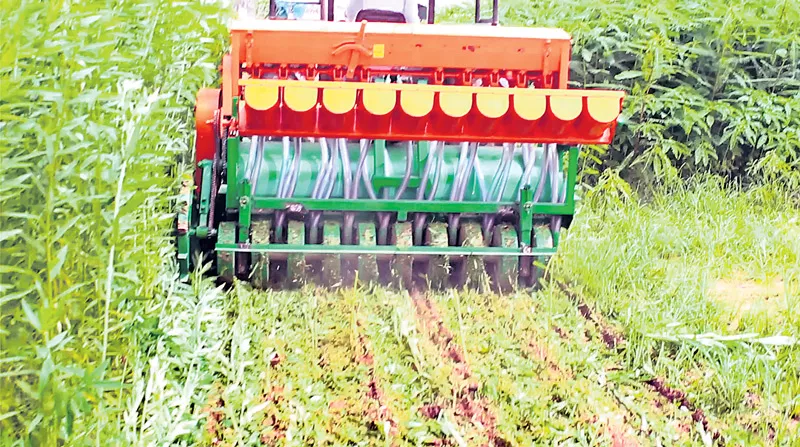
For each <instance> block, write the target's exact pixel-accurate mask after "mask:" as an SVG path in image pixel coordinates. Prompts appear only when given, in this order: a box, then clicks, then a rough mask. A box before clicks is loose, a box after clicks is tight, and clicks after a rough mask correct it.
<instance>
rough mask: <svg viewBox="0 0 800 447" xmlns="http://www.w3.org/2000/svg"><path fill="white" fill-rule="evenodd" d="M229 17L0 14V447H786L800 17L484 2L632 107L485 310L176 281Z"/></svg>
mask: <svg viewBox="0 0 800 447" xmlns="http://www.w3.org/2000/svg"><path fill="white" fill-rule="evenodd" d="M228 3H230V2H212V1H204V2H167V1H162V0H139V1H130V0H120V1H117V2H101V1H95V0H89V1H84V2H70V1H51V2H37V1H28V0H17V1H10V0H4V1H3V3H2V7H1V9H0V24H1V25H2V26H1V27H0V29H2V30H3V39H2V40H0V60H2V63H1V64H0V446H45V447H50V446H83V445H93V446H111V445H113V446H116V445H121V446H122V445H124V446H167V445H170V446H171V445H182V446H184V445H185V446H188V445H193V446H245V445H246V446H259V445H287V446H299V445H303V446H305V445H313V446H322V445H326V446H327V445H330V446H334V445H335V446H339V445H370V446H371V445H376V446H404V445H414V446H445V445H446V446H459V447H462V446H484V445H490V446H532V445H563V446H567V445H581V446H584V445H586V446H588V445H591V446H614V447H618V446H684V445H685V446H694V445H703V446H715V445H720V446H729V445H730V446H752V445H757V446H800V427H799V426H800V194H798V191H800V31H798V30H800V3H797V2H796V1H792V0H766V1H760V2H756V1H750V0H746V1H742V2H739V3H737V4H736V5H735V7H734V6H733V5H732V2H726V1H723V0H709V1H706V2H695V1H690V0H671V1H667V2H662V3H657V2H641V1H638V0H619V1H611V0H596V1H587V0H564V1H561V2H550V1H547V2H532V1H521V0H513V1H502V0H501V6H502V8H501V9H502V11H501V17H502V19H503V24H509V25H510V24H513V25H525V26H559V27H563V28H564V29H566V30H567V31H568V32H570V33H572V34H573V36H574V45H575V46H574V49H573V67H572V68H573V73H572V75H571V78H572V79H573V80H575V82H576V86H581V87H587V88H593V87H613V88H620V89H625V90H626V91H627V92H628V95H629V96H628V99H626V103H625V106H624V107H625V110H624V114H623V118H624V119H623V123H621V125H620V129H619V131H618V135H617V138H616V139H615V141H614V143H613V144H612V145H611V146H610V147H607V148H600V147H597V148H596V147H590V148H586V150H585V151H584V152H583V157H582V159H581V184H580V190H579V194H580V201H579V205H578V209H577V212H576V217H575V220H574V222H573V225H572V227H571V228H570V229H569V231H567V232H566V233H565V234H564V236H563V240H562V245H561V247H560V250H559V253H558V255H557V256H555V257H554V258H553V259H552V260H551V262H550V264H549V266H548V272H547V273H548V274H547V276H546V279H545V280H544V281H543V286H542V289H541V290H540V291H537V292H535V293H534V292H528V291H518V292H514V293H510V294H505V295H498V294H493V293H489V292H484V291H480V290H464V291H460V290H444V291H431V292H428V293H411V292H409V291H405V290H398V289H392V288H381V287H376V286H374V285H372V284H367V283H359V284H357V286H356V287H355V288H354V289H336V288H318V287H315V286H314V285H313V284H302V285H299V286H298V287H297V288H296V289H294V290H285V291H272V290H256V289H253V288H252V287H251V286H250V285H249V284H246V283H238V282H237V283H236V284H235V285H234V286H233V287H232V288H224V287H218V286H216V284H215V282H214V281H213V280H212V279H211V278H208V277H205V276H204V275H203V273H204V272H203V271H202V270H200V271H197V272H195V274H194V275H192V278H191V281H190V282H188V283H184V282H180V281H178V280H177V278H178V269H177V266H176V264H175V247H174V239H173V234H172V228H173V219H174V211H175V210H174V199H175V197H176V195H177V193H178V179H179V177H180V174H181V173H183V172H188V171H189V170H190V169H191V164H192V160H193V154H192V147H193V138H194V124H193V105H194V100H195V95H196V92H197V90H198V89H199V88H200V87H203V86H210V85H214V84H215V83H216V82H217V81H218V79H217V77H218V64H219V61H220V57H221V55H222V54H223V52H224V51H225V49H226V45H227V30H226V25H227V21H228V19H229V18H230V17H232V16H233V15H234V13H233V11H232V9H231V7H230V6H229V5H228ZM470 13H471V11H470V8H466V9H453V10H450V11H447V12H445V13H443V14H440V18H441V19H442V20H444V21H449V22H453V21H457V22H465V21H469V20H470Z"/></svg>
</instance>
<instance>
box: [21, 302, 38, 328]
mask: <svg viewBox="0 0 800 447" xmlns="http://www.w3.org/2000/svg"><path fill="white" fill-rule="evenodd" d="M21 303H22V312H24V313H25V318H27V319H28V323H30V324H31V326H33V327H35V328H36V330H37V331H41V330H42V323H40V322H39V317H38V316H37V315H36V312H35V311H34V310H33V308H31V305H30V304H28V300H26V299H25V298H22V300H21Z"/></svg>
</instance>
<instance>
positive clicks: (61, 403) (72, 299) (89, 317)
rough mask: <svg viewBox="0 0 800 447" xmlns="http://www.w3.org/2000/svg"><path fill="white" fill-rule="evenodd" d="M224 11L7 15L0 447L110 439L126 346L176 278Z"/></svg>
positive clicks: (8, 11) (61, 10)
mask: <svg viewBox="0 0 800 447" xmlns="http://www.w3.org/2000/svg"><path fill="white" fill-rule="evenodd" d="M221 10H222V9H221V8H220V7H219V5H214V4H210V3H209V4H191V5H190V4H186V3H173V2H167V1H160V0H148V1H127V2H113V3H109V2H104V1H88V2H77V3H74V2H29V1H23V2H21V3H20V2H10V3H9V2H3V6H2V10H0V22H2V23H3V29H4V36H5V37H4V38H3V40H2V42H0V54H2V64H0V67H2V68H0V84H2V89H0V158H2V160H3V162H2V163H0V179H1V180H0V200H2V209H1V210H0V228H2V231H1V232H0V250H2V257H1V258H0V296H2V298H0V312H1V314H0V318H2V324H0V439H2V442H0V443H2V444H4V445H9V444H11V443H12V440H13V441H17V442H19V443H22V444H24V445H48V446H50V445H59V443H60V442H61V441H60V440H64V439H76V438H77V439H80V438H81V437H87V436H90V435H91V436H92V437H95V436H97V439H100V437H99V436H100V434H101V433H103V432H106V433H117V432H118V431H119V430H118V428H119V427H117V426H116V424H117V423H118V422H119V420H118V419H117V422H116V423H114V422H113V421H114V420H115V418H119V417H121V414H120V411H121V410H120V407H119V405H118V403H119V401H120V399H121V393H122V394H124V392H125V391H124V388H125V386H126V385H125V384H126V374H128V373H129V372H130V368H129V366H130V365H129V362H128V359H127V358H126V354H127V346H128V345H129V343H130V340H131V336H132V334H135V333H137V332H138V331H140V330H142V326H144V327H147V324H146V323H148V320H146V319H144V318H142V317H141V312H142V309H143V306H142V304H143V303H148V302H149V301H151V300H154V299H158V298H160V297H163V296H164V294H165V293H166V292H165V289H164V286H163V284H165V283H164V281H163V279H164V277H167V278H170V277H171V276H172V275H171V264H172V247H171V239H170V234H171V222H172V221H171V217H172V213H171V206H170V197H171V196H172V195H173V194H174V193H173V191H174V188H175V186H176V183H175V182H176V180H175V178H176V175H175V168H176V166H177V163H178V161H179V159H180V157H183V156H185V155H186V154H188V153H189V148H190V147H189V144H191V141H192V129H193V127H192V125H191V120H192V119H193V113H192V104H193V102H194V96H195V94H196V91H197V89H198V88H199V87H200V86H202V85H207V84H210V83H211V82H212V81H213V80H214V77H215V76H216V64H217V63H218V55H219V54H220V52H221V48H222V47H221V45H222V43H223V40H222V39H224V38H225V30H224V29H223V28H220V25H221V23H222V22H221V20H220V11H221ZM166 284H169V282H167V283H166ZM143 322H144V323H145V324H144V325H143ZM87 415H91V416H92V417H90V418H87ZM19 434H22V437H20V436H18V435H19Z"/></svg>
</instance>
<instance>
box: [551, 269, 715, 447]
mask: <svg viewBox="0 0 800 447" xmlns="http://www.w3.org/2000/svg"><path fill="white" fill-rule="evenodd" d="M556 283H557V285H558V287H559V289H561V291H562V292H563V293H564V295H566V297H567V298H568V299H569V300H570V301H571V302H572V303H573V304H574V305H575V306H577V308H578V311H579V312H580V314H581V315H582V316H583V317H584V318H585V319H586V320H587V321H588V322H590V323H592V324H594V325H595V326H596V327H597V329H598V331H599V332H600V334H601V337H602V341H603V343H604V344H605V345H606V347H607V348H608V349H609V350H614V351H616V350H617V349H624V345H625V344H626V340H625V337H624V336H623V335H622V334H620V333H619V331H617V330H616V329H614V328H613V327H612V326H611V325H610V324H608V323H607V322H606V321H605V318H604V317H603V316H602V315H598V314H597V313H596V312H594V311H592V309H591V308H590V307H589V305H588V304H587V303H586V301H585V300H584V298H583V297H582V296H580V295H579V294H578V293H577V292H575V290H574V288H573V287H570V286H569V285H568V284H566V283H564V282H561V281H557V282H556ZM644 383H645V384H647V385H649V386H650V387H651V388H652V389H653V390H654V391H655V392H656V393H658V395H659V396H661V397H662V398H664V399H666V401H668V402H669V403H672V404H678V405H679V406H682V407H684V408H686V409H687V410H689V411H690V412H691V418H692V420H693V421H694V422H699V423H700V424H702V426H703V430H705V431H706V432H707V433H710V434H711V438H712V439H713V440H714V441H716V442H718V443H719V444H720V445H724V444H725V442H724V439H723V438H722V435H721V434H720V432H719V431H718V430H715V429H713V428H712V427H711V424H710V423H709V421H708V418H707V417H706V415H705V412H703V410H702V409H700V408H697V407H696V406H695V405H694V404H693V403H692V402H691V401H689V399H688V397H687V395H686V393H685V392H683V391H681V390H679V389H675V388H671V387H669V386H667V385H666V383H665V381H664V379H662V378H659V377H654V378H651V379H649V380H646V381H645V382H644Z"/></svg>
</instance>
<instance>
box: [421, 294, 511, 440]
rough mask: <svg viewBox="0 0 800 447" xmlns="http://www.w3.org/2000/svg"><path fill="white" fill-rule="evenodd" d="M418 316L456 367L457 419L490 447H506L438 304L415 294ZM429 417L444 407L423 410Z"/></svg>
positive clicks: (454, 368) (453, 376)
mask: <svg viewBox="0 0 800 447" xmlns="http://www.w3.org/2000/svg"><path fill="white" fill-rule="evenodd" d="M412 299H413V302H414V306H415V309H416V313H417V317H418V319H419V322H420V324H421V326H422V333H424V334H426V335H427V336H428V337H429V338H430V339H431V341H432V342H433V343H434V344H435V345H436V346H437V347H438V348H439V350H440V353H441V355H442V357H443V358H444V359H447V360H449V362H450V363H452V364H453V375H452V376H451V382H452V383H453V385H454V388H455V389H454V391H455V393H456V406H455V417H456V419H457V420H459V422H460V423H463V424H471V425H472V426H474V427H475V428H477V429H478V431H479V432H480V433H481V434H482V435H483V436H485V437H486V438H487V439H488V444H487V446H497V447H505V446H510V445H511V444H510V443H509V442H508V441H506V440H505V439H503V438H502V437H501V436H500V434H499V433H498V432H497V422H496V421H497V417H496V416H495V415H494V412H493V411H492V410H491V408H490V406H489V402H488V400H487V399H485V398H479V397H478V395H477V391H478V390H479V389H480V388H481V384H480V382H479V381H477V380H475V379H474V378H473V377H472V372H471V371H470V368H469V365H468V364H467V363H466V361H465V359H464V353H463V352H461V349H460V348H459V346H458V345H457V344H456V343H455V342H454V336H453V334H452V332H450V330H449V329H448V328H447V327H446V326H445V324H444V320H443V319H442V317H441V313H440V312H439V311H438V309H437V307H436V305H435V304H434V303H433V302H432V301H431V300H430V299H429V298H428V297H425V296H423V295H421V294H419V293H414V294H412ZM420 411H421V412H422V413H423V414H425V415H426V416H428V417H433V416H434V415H435V417H438V416H439V413H440V412H441V407H440V406H438V405H428V406H425V407H423V408H422V409H420Z"/></svg>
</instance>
